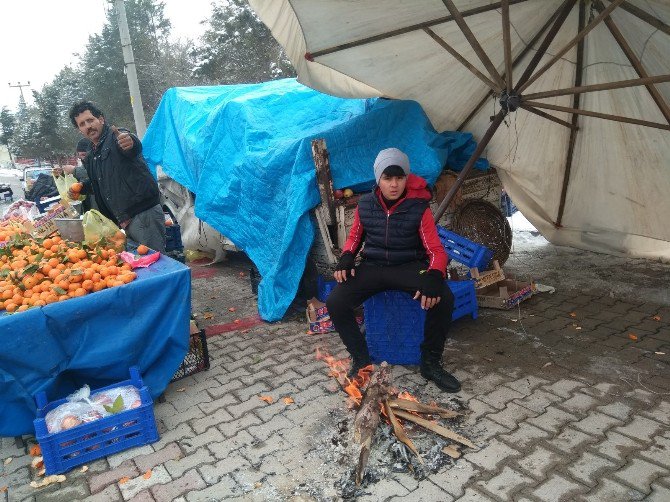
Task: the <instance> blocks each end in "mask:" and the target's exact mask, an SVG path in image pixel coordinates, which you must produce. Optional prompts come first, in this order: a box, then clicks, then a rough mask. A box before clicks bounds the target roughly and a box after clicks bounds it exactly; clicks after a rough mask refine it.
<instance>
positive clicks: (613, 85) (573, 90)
mask: <svg viewBox="0 0 670 502" xmlns="http://www.w3.org/2000/svg"><path fill="white" fill-rule="evenodd" d="M661 82H670V75H656V76H653V77H650V76H649V75H645V76H644V77H641V78H631V79H629V80H618V81H616V82H606V83H603V84H591V85H580V86H578V87H567V88H565V89H556V90H553V91H543V92H534V93H532V94H527V95H525V96H523V97H522V101H530V100H532V99H544V98H551V97H553V96H567V95H569V94H581V93H584V92H597V91H608V90H610V89H624V88H626V87H636V86H638V85H648V84H659V83H661Z"/></svg>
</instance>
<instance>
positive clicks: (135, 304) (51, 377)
mask: <svg viewBox="0 0 670 502" xmlns="http://www.w3.org/2000/svg"><path fill="white" fill-rule="evenodd" d="M135 271H136V272H137V279H136V280H135V281H133V282H131V283H129V284H125V285H123V286H118V287H114V288H111V289H105V290H103V291H99V292H97V293H92V294H89V295H87V296H84V297H81V298H72V299H69V300H66V301H64V302H59V303H53V304H50V305H46V306H44V307H40V308H32V309H29V310H27V311H25V312H21V313H18V314H12V315H4V313H0V337H1V338H2V350H0V436H18V435H22V434H29V433H33V419H34V418H35V410H36V406H35V402H34V400H33V395H34V394H35V393H37V392H38V391H40V390H44V391H46V393H47V396H48V398H49V399H50V400H55V399H59V398H62V397H65V396H67V395H68V394H69V393H71V392H73V391H74V390H76V389H78V388H79V387H81V386H82V385H84V384H89V385H90V386H91V388H92V389H95V388H99V387H103V386H106V385H110V384H112V383H114V382H118V381H121V380H125V379H127V377H128V368H129V367H130V366H138V367H139V368H140V371H141V374H142V378H143V380H144V382H145V384H146V385H147V386H148V387H149V389H150V391H151V395H152V397H153V398H156V397H158V396H159V395H160V394H161V393H162V392H163V391H164V390H165V388H166V387H167V385H168V383H169V382H170V379H171V378H172V375H173V374H174V373H175V371H176V370H177V368H178V367H179V364H180V363H181V362H182V360H183V359H184V356H185V355H186V351H187V350H188V337H189V319H190V311H191V274H190V270H189V268H188V267H186V266H184V265H183V264H181V263H179V262H177V261H175V260H172V259H170V258H167V257H164V256H161V258H160V260H158V261H157V262H156V263H154V264H153V265H151V266H150V267H149V268H140V269H136V270H135Z"/></svg>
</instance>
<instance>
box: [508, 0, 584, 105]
mask: <svg viewBox="0 0 670 502" xmlns="http://www.w3.org/2000/svg"><path fill="white" fill-rule="evenodd" d="M576 2H577V0H565V2H564V3H563V4H562V5H561V6H560V7H559V8H558V10H556V13H555V14H554V16H557V17H556V21H555V22H554V25H553V26H552V27H551V30H549V32H547V35H546V36H545V37H544V40H542V43H541V44H540V46H539V47H538V48H537V52H536V53H535V55H534V56H533V59H531V60H530V63H528V66H527V67H526V69H525V70H524V72H523V75H521V78H520V79H519V81H518V82H517V83H516V86H515V87H514V89H515V90H516V91H518V92H520V91H519V87H521V86H522V85H523V84H525V83H526V80H528V79H529V78H530V77H531V75H532V74H533V71H534V70H535V68H537V65H538V64H539V63H540V60H541V59H542V57H543V56H544V54H545V53H546V52H547V49H548V48H549V46H550V45H551V42H552V41H553V40H554V38H555V37H556V33H558V30H560V29H561V26H563V23H565V20H566V19H567V18H568V14H570V11H571V10H572V8H573V7H574V5H575V3H576Z"/></svg>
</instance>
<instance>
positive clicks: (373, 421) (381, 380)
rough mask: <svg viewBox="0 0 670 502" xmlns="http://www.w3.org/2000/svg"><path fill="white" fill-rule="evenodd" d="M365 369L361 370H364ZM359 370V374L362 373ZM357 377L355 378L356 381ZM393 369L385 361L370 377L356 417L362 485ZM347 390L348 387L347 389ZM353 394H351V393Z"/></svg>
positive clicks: (358, 483)
mask: <svg viewBox="0 0 670 502" xmlns="http://www.w3.org/2000/svg"><path fill="white" fill-rule="evenodd" d="M362 371H363V370H361V372H362ZM361 372H359V374H360V373H361ZM356 381H357V378H354V382H356ZM390 385H391V371H390V369H389V366H388V364H386V363H385V362H384V363H382V364H381V366H379V370H377V371H376V372H375V373H374V374H373V376H372V377H371V378H370V383H369V384H368V387H367V390H366V391H365V397H363V401H362V402H361V407H360V408H359V409H358V413H356V418H355V419H354V441H356V442H357V443H358V444H360V445H361V453H360V455H359V457H358V468H357V469H356V485H358V486H360V484H361V481H363V474H364V473H365V466H366V465H367V463H368V457H369V456H370V445H371V444H372V437H373V436H374V435H375V431H376V430H377V426H378V425H379V421H380V418H381V417H380V416H379V410H380V409H381V406H382V403H384V402H385V401H386V399H387V397H388V396H389V394H390V390H389V387H390ZM345 390H346V389H345ZM350 395H351V394H350Z"/></svg>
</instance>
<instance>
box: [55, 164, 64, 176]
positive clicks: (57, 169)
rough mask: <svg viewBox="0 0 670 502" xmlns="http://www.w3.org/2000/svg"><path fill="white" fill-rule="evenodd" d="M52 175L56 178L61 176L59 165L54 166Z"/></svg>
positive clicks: (61, 170)
mask: <svg viewBox="0 0 670 502" xmlns="http://www.w3.org/2000/svg"><path fill="white" fill-rule="evenodd" d="M53 175H54V176H55V177H56V178H59V177H60V176H63V168H62V167H60V166H58V167H54V170H53Z"/></svg>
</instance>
